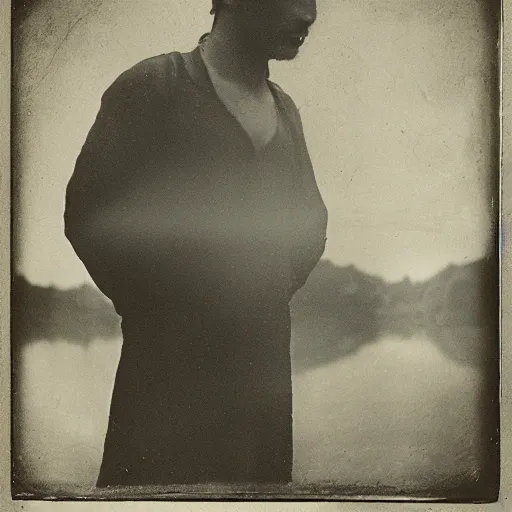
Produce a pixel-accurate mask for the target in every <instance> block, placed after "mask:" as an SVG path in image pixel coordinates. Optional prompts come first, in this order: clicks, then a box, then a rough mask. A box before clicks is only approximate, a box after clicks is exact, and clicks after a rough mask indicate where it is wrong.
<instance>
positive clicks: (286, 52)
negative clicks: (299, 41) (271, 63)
mask: <svg viewBox="0 0 512 512" xmlns="http://www.w3.org/2000/svg"><path fill="white" fill-rule="evenodd" d="M298 54H299V49H298V48H296V47H293V46H291V47H287V48H280V49H279V50H278V51H277V52H276V53H275V56H274V60H278V61H286V60H293V59H295V57H297V55H298Z"/></svg>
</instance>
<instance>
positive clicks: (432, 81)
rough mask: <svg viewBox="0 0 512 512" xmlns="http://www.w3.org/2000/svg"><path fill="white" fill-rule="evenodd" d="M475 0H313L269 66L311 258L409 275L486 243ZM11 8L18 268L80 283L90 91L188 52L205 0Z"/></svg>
mask: <svg viewBox="0 0 512 512" xmlns="http://www.w3.org/2000/svg"><path fill="white" fill-rule="evenodd" d="M485 3H486V2H485V0H444V1H437V0H436V1H434V0H386V2H382V1H380V0H357V1H356V0H319V1H318V9H319V17H318V21H317V23H316V24H315V26H314V29H313V30H312V34H311V37H310V38H309V40H308V41H307V43H306V44H305V46H304V47H303V48H302V49H301V55H300V57H299V58H298V59H297V60H296V61H294V62H290V63H273V64H272V67H271V78H272V79H273V80H274V81H276V82H277V83H279V84H280V85H281V86H282V87H283V88H284V89H285V90H286V91H287V92H288V93H290V94H291V95H292V96H293V98H294V99H295V102H296V103H297V104H298V106H299V108H300V110H301V113H302V118H303V123H304V127H305V132H306V137H307V139H308V145H309V149H310V153H311V157H312V160H313V163H314V165H315V170H316V174H317V180H318V184H319V187H320V189H321V192H322V195H323V197H324V200H325V202H326V204H327V207H328V210H329V228H328V245H327V249H326V253H325V257H326V258H329V259H330V260H332V261H333V262H335V263H337V264H340V265H346V264H350V263H353V264H355V265H357V266H358V267H359V268H361V269H363V270H365V271H368V272H371V273H375V274H379V275H381V276H383V277H385V278H387V279H390V280H397V279H400V278H402V277H403V276H404V275H409V276H411V277H412V278H413V279H423V278H425V277H428V276H430V275H432V274H433V273H435V272H436V271H438V270H440V269H441V268H442V267H443V266H445V265H446V264H447V263H449V262H463V261H468V260H473V259H476V258H478V257H481V256H483V255H484V254H486V252H488V251H489V240H490V238H489V231H490V226H491V224H490V205H489V198H488V192H486V187H488V182H489V176H490V173H491V172H492V171H494V170H493V169H491V160H490V158H491V157H490V156H491V152H492V151H493V146H492V144H491V143H490V137H491V133H492V128H491V125H492V117H491V94H490V92H489V87H490V86H491V85H492V81H491V71H492V70H491V60H492V59H493V58H494V55H493V53H492V52H493V51H494V50H493V49H494V43H495V41H494V40H493V38H492V34H491V32H490V26H489V25H488V20H486V18H485V16H484V14H483V13H484V11H483V9H482V5H485ZM36 4H37V7H36V8H35V10H33V11H32V12H31V13H30V15H29V16H28V17H27V18H26V20H25V22H24V24H23V26H22V28H21V32H20V34H21V36H22V37H23V47H22V48H21V49H20V52H19V53H18V55H19V61H18V65H19V66H20V68H19V69H20V76H21V80H20V82H19V89H18V98H19V100H20V102H21V104H22V106H23V109H22V112H21V115H20V119H21V121H22V123H21V124H20V125H19V126H20V130H19V131H18V136H19V137H20V141H21V148H20V151H21V171H22V174H21V183H22V189H21V190H22V200H21V205H20V206H21V209H20V220H19V223H18V225H17V233H18V234H19V235H20V236H21V239H22V247H21V252H20V258H19V261H18V262H17V267H18V269H19V270H20V271H21V272H23V273H24V274H25V275H26V276H27V277H28V278H29V279H30V280H31V281H33V282H35V283H41V284H50V283H53V284H56V285H58V286H62V287H68V286H74V285H76V284H79V283H81V282H83V281H84V280H88V279H89V278H88V275H87V272H86V271H85V269H84V268H83V266H82V264H81V262H80V261H79V260H78V258H77V257H76V256H75V254H74V252H73V250H72V248H71V246H70V245H69V244H68V242H67V240H66V239H65V237H64V234H63V229H64V228H63V219H62V215H63V210H64V191H65V186H66V184H67V181H68V180H69V177H70V175H71V173H72V171H73V166H74V162H75V160H76V157H77V156H78V153H79V151H80V148H81V146H82V144H83V142H84V139H85V136H86V134H87V131H88V129H89V128H90V126H91V124H92V122H93V120H94V117H95V115H96V113H97V110H98V108H99V101H100V97H101V94H102V93H103V92H104V90H105V89H106V87H108V85H109V84H110V83H111V82H112V81H113V80H114V79H115V78H116V76H118V75H119V74H120V73H121V72H122V71H124V70H125V69H127V68H128V67H130V66H131V65H133V64H135V63H136V62H138V61H139V60H141V59H143V58H145V57H149V56H152V55H156V54H160V53H166V52H169V51H173V50H183V51H188V50H189V49H192V48H193V47H194V46H195V44H196V42H197V39H198V37H199V36H200V35H201V34H202V33H204V32H206V31H207V30H208V29H209V27H210V25H211V21H212V18H211V17H210V16H209V15H208V10H209V7H210V3H209V1H206V0H188V1H186V2H185V1H183V2H179V1H177V0H144V2H142V1H140V0H103V1H101V0H90V1H87V0H42V1H40V2H38V3H37V2H36Z"/></svg>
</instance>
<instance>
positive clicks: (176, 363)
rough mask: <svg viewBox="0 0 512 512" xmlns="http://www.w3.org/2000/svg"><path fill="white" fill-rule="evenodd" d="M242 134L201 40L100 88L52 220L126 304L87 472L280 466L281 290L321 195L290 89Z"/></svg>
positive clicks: (291, 285)
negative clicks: (259, 143)
mask: <svg viewBox="0 0 512 512" xmlns="http://www.w3.org/2000/svg"><path fill="white" fill-rule="evenodd" d="M269 86H270V89H271V91H272V93H273V95H274V98H275V101H276V106H277V108H278V112H279V116H280V128H279V130H278V132H277V133H276V135H275V136H274V138H273V139H272V140H271V141H270V142H269V143H268V144H267V146H265V147H264V148H263V149H261V150H259V151H256V150H255V149H254V147H253V145H252V142H251V140H250V138H249V137H248V135H247V133H246V132H245V131H244V130H243V128H242V127H241V125H240V124H239V123H238V121H237V120H236V119H235V118H234V117H233V116H232V115H231V114H230V113H229V111H228V110H227V109H226V107H225V106H224V105H223V104H222V102H221V101H220V99H219V98H218V96H217V95H216V93H215V90H214V88H213V85H212V83H211V81H210V79H209V76H208V73H207V71H206V68H205V66H204V63H203V61H202V57H201V55H200V50H199V48H196V49H195V50H194V51H192V52H190V53H184V54H181V53H178V52H173V53H170V54H165V55H161V56H157V57H153V58H150V59H147V60H144V61H142V62H140V63H139V64H137V65H135V66H134V67H133V68H131V69H130V70H128V71H126V72H125V73H123V74H122V75H121V76H120V77H119V78H118V79H117V80H116V81H115V82H114V83H113V84H112V85H111V87H110V88H109V89H108V90H107V91H106V92H105V94H104V96H103V98H102V103H101V108H100V111H99V113H98V116H97V118H96V121H95V123H94V125H93V127H92V129H91V130H90V132H89V135H88V137H87V139H86V142H85V144H84V146H83V148H82V151H81V153H80V156H79V157H78V159H77V162H76V167H75V171H74V173H73V176H72V178H71V180H70V182H69V185H68V188H67V195H66V211H65V229H66V236H67V237H68V239H69V240H70V242H71V243H72V245H73V247H74V249H75V251H76V253H77V254H78V256H79V257H80V258H81V260H82V261H83V263H84V264H85V266H86V268H87V270H88V271H89V273H90V275H91V277H92V278H93V280H94V281H95V283H96V284H97V286H98V287H99V288H100V289H101V290H102V291H103V293H105V294H106V295H107V296H108V297H109V298H110V299H111V300H112V302H113V304H114V306H115V308H116V311H117V312H118V313H119V315H121V317H122V332H123V347H122V352H121V359H120V362H119V366H118V369H117V374H116V379H115V385H114V390H113V395H112V403H111V410H110V418H109V425H108V430H107V435H106V440H105V446H104V454H103V461H102V466H101V471H100V476H99V479H98V486H107V485H140V484H173V483H194V482H221V481H224V482H235V481H238V482H241V481H246V482H264V481H269V482H270V481H274V482H288V481H290V480H291V471H292V459H293V450H292V383H291V364H290V313H289V305H288V303H289V301H290V299H291V297H292V296H293V294H294V293H295V292H296V291H297V290H298V289H299V288H300V287H301V286H302V285H303V284H304V283H305V281H306V279H307V277H308V275H309V274H310V272H311V270H312V269H313V267H314V266H315V265H316V263H317V262H318V260H319V258H320V256H321V254H322V252H323V250H324V246H325V230H326V222H327V212H326V209H325V206H324V204H323V202H322V199H321V197H320V194H319V191H318V188H317V186H316V182H315V178H314V174H313V169H312V166H311V161H310V159H309V156H308V152H307V149H306V143H305V141H304V135H303V131H302V126H301V121H300V117H299V113H298V111H297V108H296V107H295V105H294V103H293V101H292V100H291V99H290V97H289V96H287V95H286V94H285V93H284V92H283V91H282V90H281V89H280V88H279V87H278V86H277V85H275V84H273V83H272V82H270V81H269Z"/></svg>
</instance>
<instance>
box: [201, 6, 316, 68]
mask: <svg viewBox="0 0 512 512" xmlns="http://www.w3.org/2000/svg"><path fill="white" fill-rule="evenodd" d="M211 12H212V14H214V15H215V21H214V26H215V25H216V24H217V22H218V21H219V20H220V19H221V18H224V20H225V21H227V22H229V24H230V25H231V26H232V28H233V29H234V30H236V32H237V35H238V39H239V40H240V42H241V44H243V45H244V46H247V47H248V48H250V49H251V50H252V51H255V52H258V53H260V54H262V55H263V56H264V57H265V58H266V59H268V60H270V59H276V60H290V59H293V58H294V57H295V56H296V55H297V53H298V51H299V47H300V46H301V45H302V43H303V42H304V39H305V37H306V36H307V35H308V29H309V27H310V26H311V25H312V24H313V23H314V21H315V19H316V0H213V4H212V11H211ZM221 25H222V24H221Z"/></svg>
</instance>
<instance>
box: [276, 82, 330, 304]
mask: <svg viewBox="0 0 512 512" xmlns="http://www.w3.org/2000/svg"><path fill="white" fill-rule="evenodd" d="M278 89H279V91H280V93H281V94H282V97H283V98H284V103H285V106H286V110H287V112H288V117H289V119H290V120H291V122H292V124H293V133H294V142H295V154H296V155H297V166H298V168H299V169H300V176H299V184H298V194H297V206H298V212H297V216H298V218H300V219H301V222H302V224H303V230H301V231H302V233H305V236H303V237H300V238H299V239H298V240H297V241H296V243H295V244H294V247H293V252H292V255H291V258H292V283H291V290H290V294H291V295H292V296H293V294H295V292H297V291H298V290H299V289H300V288H302V286H304V284H305V283H306V281H307V279H308V277H309V275H310V273H311V272H312V270H313V269H314V268H315V266H316V264H317V263H318V261H319V260H320V258H321V256H322V254H323V253H324V250H325V244H326V241H327V238H326V229H327V209H326V208H325V205H324V202H323V200H322V197H321V195H320V191H319V190H318V186H317V183H316V179H315V174H314V170H313V165H312V162H311V158H310V156H309V152H308V149H307V143H306V139H305V136H304V129H303V126H302V120H301V117H300V113H299V110H298V108H297V107H296V105H295V103H294V101H293V100H292V99H291V97H290V96H288V95H287V94H286V93H284V92H283V91H282V90H281V89H280V88H278Z"/></svg>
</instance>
